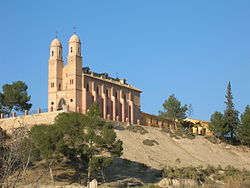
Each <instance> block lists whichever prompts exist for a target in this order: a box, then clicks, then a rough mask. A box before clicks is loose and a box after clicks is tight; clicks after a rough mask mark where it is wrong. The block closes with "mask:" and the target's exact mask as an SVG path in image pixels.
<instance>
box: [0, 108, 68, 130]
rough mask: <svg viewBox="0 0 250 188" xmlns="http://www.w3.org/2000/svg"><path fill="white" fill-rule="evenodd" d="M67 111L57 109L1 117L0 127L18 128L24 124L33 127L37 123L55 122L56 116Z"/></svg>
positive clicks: (7, 128) (6, 128)
mask: <svg viewBox="0 0 250 188" xmlns="http://www.w3.org/2000/svg"><path fill="white" fill-rule="evenodd" d="M62 112H65V111H63V110H62V111H56V112H46V113H37V114H32V115H26V116H18V117H11V118H5V119H0V127H1V128H3V129H4V130H7V131H9V130H11V129H12V128H18V127H22V126H27V128H29V129H30V128H31V127H32V126H33V125H35V124H53V123H54V120H55V117H56V116H57V115H58V114H60V113H62Z"/></svg>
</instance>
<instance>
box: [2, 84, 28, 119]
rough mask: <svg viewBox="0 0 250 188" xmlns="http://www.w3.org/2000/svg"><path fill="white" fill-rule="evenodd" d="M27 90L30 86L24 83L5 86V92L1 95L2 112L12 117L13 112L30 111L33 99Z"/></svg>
mask: <svg viewBox="0 0 250 188" xmlns="http://www.w3.org/2000/svg"><path fill="white" fill-rule="evenodd" d="M27 89H28V86H27V85H26V84H25V83H24V82H22V81H17V82H13V83H12V84H5V85H3V92H2V93H0V111H1V112H4V113H6V114H8V115H10V113H11V112H12V111H13V110H15V111H24V110H29V109H30V108H31V106H32V104H30V103H28V102H29V101H30V98H31V97H30V96H29V95H28V92H27Z"/></svg>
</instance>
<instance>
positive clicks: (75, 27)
mask: <svg viewBox="0 0 250 188" xmlns="http://www.w3.org/2000/svg"><path fill="white" fill-rule="evenodd" d="M73 29H74V34H76V26H74V27H73Z"/></svg>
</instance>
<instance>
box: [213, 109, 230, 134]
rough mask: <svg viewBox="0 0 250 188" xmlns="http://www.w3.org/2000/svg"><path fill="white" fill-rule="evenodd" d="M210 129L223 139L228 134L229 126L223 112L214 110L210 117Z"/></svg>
mask: <svg viewBox="0 0 250 188" xmlns="http://www.w3.org/2000/svg"><path fill="white" fill-rule="evenodd" d="M209 129H210V130H211V131H212V132H213V133H214V135H215V136H217V137H219V138H220V139H223V138H224V136H225V135H226V133H227V132H228V131H227V127H226V126H225V120H224V116H223V114H222V113H221V112H214V113H213V114H212V115H211V118H210V126H209Z"/></svg>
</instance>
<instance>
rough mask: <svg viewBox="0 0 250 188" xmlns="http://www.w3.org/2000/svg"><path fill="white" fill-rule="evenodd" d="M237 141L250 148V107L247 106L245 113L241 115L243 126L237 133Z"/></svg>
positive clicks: (240, 126) (241, 125)
mask: <svg viewBox="0 0 250 188" xmlns="http://www.w3.org/2000/svg"><path fill="white" fill-rule="evenodd" d="M237 139H238V140H239V141H240V142H241V143H242V144H246V145H248V146H250V106H249V105H247V106H246V109H245V112H244V113H243V114H242V115H241V124H240V125H239V128H238V131H237Z"/></svg>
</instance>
